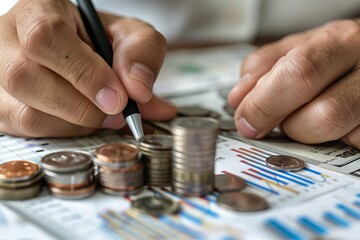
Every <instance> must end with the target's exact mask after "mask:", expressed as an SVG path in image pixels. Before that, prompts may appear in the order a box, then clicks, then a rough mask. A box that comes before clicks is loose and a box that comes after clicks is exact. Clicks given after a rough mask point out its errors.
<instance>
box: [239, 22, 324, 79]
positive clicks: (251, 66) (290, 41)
mask: <svg viewBox="0 0 360 240" xmlns="http://www.w3.org/2000/svg"><path fill="white" fill-rule="evenodd" d="M316 31H317V29H316V30H315V29H314V30H309V31H307V32H303V33H298V34H292V35H289V36H287V37H284V38H282V39H281V40H279V41H276V42H273V43H269V44H266V45H264V46H262V47H260V48H258V49H257V50H256V51H253V52H251V53H250V54H249V55H247V56H246V57H245V59H244V60H243V62H242V64H241V71H240V73H241V76H244V75H246V74H253V75H254V77H255V78H259V77H261V76H262V75H264V74H265V73H266V72H268V71H269V70H270V69H271V68H272V67H273V65H274V64H275V63H276V62H277V61H278V60H279V59H280V58H281V57H283V56H285V55H286V53H287V52H288V51H289V50H290V49H292V48H294V47H295V46H297V45H300V44H302V43H304V42H306V41H307V40H309V39H310V38H311V36H313V34H314V32H316Z"/></svg>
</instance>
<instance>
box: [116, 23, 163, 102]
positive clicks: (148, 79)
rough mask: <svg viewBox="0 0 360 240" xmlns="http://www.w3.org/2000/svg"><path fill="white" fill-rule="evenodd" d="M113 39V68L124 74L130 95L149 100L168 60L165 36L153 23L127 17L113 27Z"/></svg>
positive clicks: (125, 85)
mask: <svg viewBox="0 0 360 240" xmlns="http://www.w3.org/2000/svg"><path fill="white" fill-rule="evenodd" d="M109 32H110V34H111V37H112V39H113V48H114V60H113V69H114V71H115V72H116V73H117V75H118V76H120V79H121V80H122V82H123V85H124V87H125V88H126V90H127V93H128V95H129V97H130V98H132V99H133V100H135V101H137V102H139V103H145V102H148V101H149V100H150V99H151V97H152V88H153V85H154V82H155V79H156V77H157V75H158V73H159V71H160V68H161V65H162V63H163V61H164V57H165V53H166V50H167V44H166V40H165V38H164V37H163V36H162V35H161V34H160V33H159V32H158V31H156V30H155V29H154V28H153V27H151V26H150V25H148V24H146V23H144V22H141V21H139V20H135V19H123V20H121V21H117V22H115V23H113V24H111V25H110V26H109Z"/></svg>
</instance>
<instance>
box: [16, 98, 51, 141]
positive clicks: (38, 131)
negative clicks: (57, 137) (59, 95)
mask: <svg viewBox="0 0 360 240" xmlns="http://www.w3.org/2000/svg"><path fill="white" fill-rule="evenodd" d="M44 117H45V113H42V112H40V111H38V110H36V109H34V108H32V107H30V106H27V105H24V106H23V108H22V109H21V110H20V112H19V115H18V124H17V125H18V127H17V128H18V130H19V132H22V133H23V134H24V135H26V136H30V137H42V136H44V133H45V130H46V127H44V126H43V124H42V123H43V121H42V119H43V118H44Z"/></svg>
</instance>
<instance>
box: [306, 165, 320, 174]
mask: <svg viewBox="0 0 360 240" xmlns="http://www.w3.org/2000/svg"><path fill="white" fill-rule="evenodd" d="M303 169H304V170H306V171H308V172H312V173H314V174H316V175H321V174H322V173H321V172H318V171H315V170H314V169H310V168H308V167H304V168H303Z"/></svg>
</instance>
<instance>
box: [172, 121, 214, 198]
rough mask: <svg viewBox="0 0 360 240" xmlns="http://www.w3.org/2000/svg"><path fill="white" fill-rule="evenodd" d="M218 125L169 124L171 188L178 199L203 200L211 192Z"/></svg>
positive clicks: (181, 122) (201, 123)
mask: <svg viewBox="0 0 360 240" xmlns="http://www.w3.org/2000/svg"><path fill="white" fill-rule="evenodd" d="M218 132H219V122H218V121H217V120H215V119H213V118H203V117H185V118H177V119H175V120H174V121H173V122H172V134H173V146H172V188H173V191H174V193H176V194H177V195H181V196H189V197H191V196H203V195H206V194H209V193H210V192H212V191H213V186H214V168H215V151H216V140H217V134H218Z"/></svg>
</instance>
